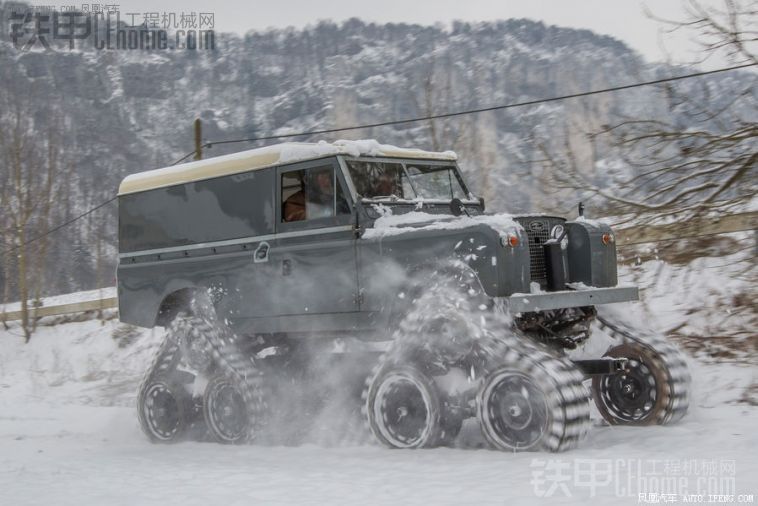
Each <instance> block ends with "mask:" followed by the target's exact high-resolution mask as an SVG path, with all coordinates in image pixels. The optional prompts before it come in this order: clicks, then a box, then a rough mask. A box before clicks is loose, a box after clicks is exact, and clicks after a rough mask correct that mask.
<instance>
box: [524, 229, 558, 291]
mask: <svg viewBox="0 0 758 506" xmlns="http://www.w3.org/2000/svg"><path fill="white" fill-rule="evenodd" d="M516 219H517V220H518V222H519V223H521V226H523V227H524V229H525V230H526V234H527V237H529V275H530V276H531V278H532V281H533V282H536V283H539V284H540V286H543V287H544V286H545V284H546V283H547V272H546V271H545V250H544V248H543V247H542V245H543V244H545V241H547V240H548V239H550V230H552V228H553V227H554V226H555V225H558V224H561V223H563V222H564V221H565V220H563V219H562V218H548V217H545V216H524V217H521V218H516Z"/></svg>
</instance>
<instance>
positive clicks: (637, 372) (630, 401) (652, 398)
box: [600, 359, 658, 422]
mask: <svg viewBox="0 0 758 506" xmlns="http://www.w3.org/2000/svg"><path fill="white" fill-rule="evenodd" d="M628 367H629V372H627V373H624V374H616V375H613V376H605V377H603V378H602V379H601V381H600V395H601V398H602V401H603V404H604V405H605V407H606V408H607V409H608V411H609V412H610V413H611V414H612V415H613V416H614V417H615V418H617V419H619V420H622V421H625V422H639V421H643V420H645V419H647V418H648V417H649V416H650V415H651V414H652V413H654V411H655V409H654V408H655V405H656V403H657V401H658V389H657V386H658V385H657V382H656V379H655V375H654V374H653V371H652V370H651V369H650V367H648V366H647V364H645V363H644V362H642V361H641V360H639V359H631V360H629V365H628Z"/></svg>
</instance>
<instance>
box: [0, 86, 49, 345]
mask: <svg viewBox="0 0 758 506" xmlns="http://www.w3.org/2000/svg"><path fill="white" fill-rule="evenodd" d="M34 97H35V94H34V93H33V92H31V90H30V89H29V88H28V87H24V86H21V85H20V83H19V82H18V81H13V80H12V79H9V80H8V81H7V85H6V83H4V87H3V89H2V93H0V164H2V167H3V170H2V171H0V190H2V192H1V195H2V196H1V197H0V199H1V200H2V208H3V213H2V216H3V218H2V223H0V239H1V240H2V248H3V257H4V258H3V260H4V261H3V269H4V279H5V286H4V287H3V297H4V299H6V300H7V299H8V297H9V296H10V294H11V293H12V292H11V289H10V281H11V279H12V278H13V279H14V280H15V284H16V290H15V293H14V295H15V296H16V297H18V300H19V301H20V304H21V327H22V329H23V332H24V336H25V338H26V340H27V342H28V341H29V339H30V338H31V334H32V332H33V331H34V329H35V327H36V321H35V319H34V318H32V315H31V314H30V308H29V304H30V301H31V302H32V303H36V302H38V301H39V298H40V296H41V292H42V287H43V282H44V279H45V276H44V273H45V270H46V268H47V265H46V262H45V258H46V255H47V239H46V238H45V237H41V238H40V239H39V240H36V241H34V242H32V243H31V244H27V243H28V242H29V241H30V240H31V239H34V238H37V237H38V236H40V235H42V236H44V234H45V232H46V231H47V230H49V222H50V216H51V212H52V210H53V205H54V202H55V199H54V194H55V192H56V190H57V186H58V184H59V179H58V178H57V172H58V168H59V158H60V154H61V150H62V143H61V141H60V135H59V132H60V127H59V125H57V124H56V122H55V118H56V113H55V111H54V109H53V108H52V107H51V106H50V104H39V103H37V102H35V98H34ZM43 112H44V114H42V113H43ZM14 271H15V276H12V273H13V272H14Z"/></svg>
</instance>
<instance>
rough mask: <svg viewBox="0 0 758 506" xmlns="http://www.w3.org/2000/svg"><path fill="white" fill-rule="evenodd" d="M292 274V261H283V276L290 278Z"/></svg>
mask: <svg viewBox="0 0 758 506" xmlns="http://www.w3.org/2000/svg"><path fill="white" fill-rule="evenodd" d="M290 274H292V261H291V260H289V259H286V260H282V276H289V275H290Z"/></svg>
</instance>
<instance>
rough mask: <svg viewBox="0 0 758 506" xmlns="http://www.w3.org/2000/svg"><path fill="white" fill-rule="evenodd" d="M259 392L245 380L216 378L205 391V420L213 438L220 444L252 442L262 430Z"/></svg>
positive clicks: (226, 377)
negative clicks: (258, 431)
mask: <svg viewBox="0 0 758 506" xmlns="http://www.w3.org/2000/svg"><path fill="white" fill-rule="evenodd" d="M261 415H262V403H261V398H260V395H259V390H258V389H257V388H255V387H254V386H251V385H250V384H249V383H248V382H247V381H245V380H243V379H239V380H237V379H232V378H230V377H228V376H226V375H223V374H218V375H216V376H214V377H213V378H212V379H211V380H210V381H209V382H208V385H207V386H206V388H205V395H204V396H203V417H204V418H205V423H206V426H207V427H208V432H209V433H210V435H211V436H212V437H213V439H215V440H216V441H218V442H219V443H226V444H238V443H244V442H246V441H249V440H250V439H252V438H253V437H254V436H255V431H256V429H257V428H259V427H260V422H261Z"/></svg>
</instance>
